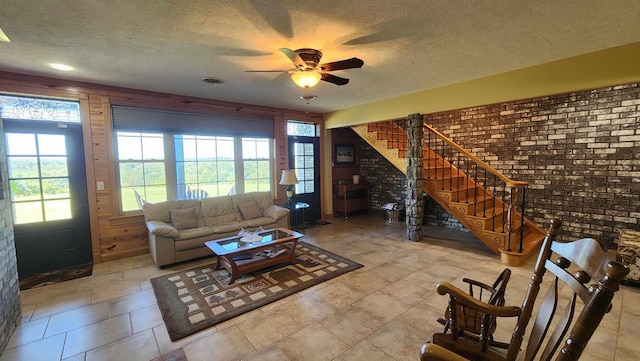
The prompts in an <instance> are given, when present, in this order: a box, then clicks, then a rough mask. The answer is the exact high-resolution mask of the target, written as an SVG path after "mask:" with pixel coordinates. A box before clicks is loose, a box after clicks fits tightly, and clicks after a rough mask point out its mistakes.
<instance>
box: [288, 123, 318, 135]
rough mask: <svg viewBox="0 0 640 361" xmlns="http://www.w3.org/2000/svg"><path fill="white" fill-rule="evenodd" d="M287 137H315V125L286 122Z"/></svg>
mask: <svg viewBox="0 0 640 361" xmlns="http://www.w3.org/2000/svg"><path fill="white" fill-rule="evenodd" d="M287 135H298V136H303V137H315V136H317V134H316V125H315V124H313V123H300V122H291V121H289V122H287Z"/></svg>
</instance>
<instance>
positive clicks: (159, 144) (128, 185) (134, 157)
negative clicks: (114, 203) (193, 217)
mask: <svg viewBox="0 0 640 361" xmlns="http://www.w3.org/2000/svg"><path fill="white" fill-rule="evenodd" d="M116 142H117V149H118V158H117V159H118V172H119V179H120V197H121V198H120V202H121V205H122V210H123V211H133V210H137V209H138V208H139V207H138V204H137V202H136V197H135V193H136V192H137V193H138V194H139V195H140V196H141V197H142V198H144V199H145V200H146V201H147V202H159V201H164V200H166V199H167V187H166V179H167V177H166V172H165V156H164V135H163V134H159V133H136V132H117V133H116Z"/></svg>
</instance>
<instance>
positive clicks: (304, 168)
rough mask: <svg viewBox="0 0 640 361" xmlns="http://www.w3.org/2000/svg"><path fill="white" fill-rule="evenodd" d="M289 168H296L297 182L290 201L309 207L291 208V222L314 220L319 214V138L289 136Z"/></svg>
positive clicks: (298, 222)
mask: <svg viewBox="0 0 640 361" xmlns="http://www.w3.org/2000/svg"><path fill="white" fill-rule="evenodd" d="M289 168H290V169H295V170H296V177H297V178H298V184H296V189H295V194H294V196H293V199H292V201H293V202H294V203H295V202H304V203H308V204H309V208H307V209H304V210H302V209H300V210H295V209H294V210H292V216H291V223H292V225H293V226H299V225H300V224H301V223H302V216H303V215H302V212H304V221H305V222H307V223H309V222H314V221H317V220H319V219H320V218H321V216H320V140H319V138H318V137H303V136H289Z"/></svg>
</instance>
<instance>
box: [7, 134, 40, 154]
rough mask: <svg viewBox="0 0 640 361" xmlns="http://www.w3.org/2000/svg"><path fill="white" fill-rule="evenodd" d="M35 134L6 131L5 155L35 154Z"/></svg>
mask: <svg viewBox="0 0 640 361" xmlns="http://www.w3.org/2000/svg"><path fill="white" fill-rule="evenodd" d="M36 154H38V151H37V149H36V136H35V134H21V133H8V134H7V155H36Z"/></svg>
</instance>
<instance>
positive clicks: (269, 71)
mask: <svg viewBox="0 0 640 361" xmlns="http://www.w3.org/2000/svg"><path fill="white" fill-rule="evenodd" d="M244 72H245V73H288V72H290V70H245V71H244Z"/></svg>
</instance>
